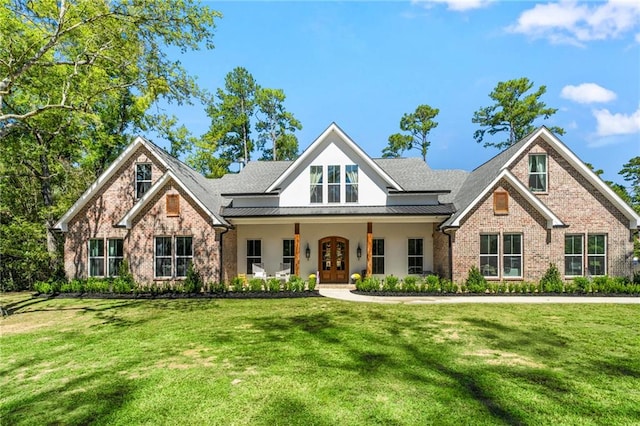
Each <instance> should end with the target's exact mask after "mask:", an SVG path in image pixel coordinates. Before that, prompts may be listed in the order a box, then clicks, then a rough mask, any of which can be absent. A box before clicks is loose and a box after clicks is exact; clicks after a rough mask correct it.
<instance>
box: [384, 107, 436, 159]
mask: <svg viewBox="0 0 640 426" xmlns="http://www.w3.org/2000/svg"><path fill="white" fill-rule="evenodd" d="M439 112H440V110H439V109H438V108H431V107H430V106H429V105H418V107H417V108H416V110H415V111H414V112H413V113H411V114H404V115H403V116H402V119H401V120H400V129H401V130H402V131H404V132H408V133H409V134H401V133H395V134H393V135H391V136H389V144H388V145H387V146H386V147H385V148H384V150H383V151H382V156H383V157H385V158H389V157H392V158H393V157H399V156H401V155H402V152H403V151H408V150H410V149H418V150H420V154H421V155H422V160H424V161H427V150H428V149H429V146H430V145H431V142H430V141H429V139H427V137H428V135H429V132H430V131H431V129H433V128H434V127H436V126H437V125H438V123H437V122H436V121H433V118H434V117H435V116H436V115H438V113H439Z"/></svg>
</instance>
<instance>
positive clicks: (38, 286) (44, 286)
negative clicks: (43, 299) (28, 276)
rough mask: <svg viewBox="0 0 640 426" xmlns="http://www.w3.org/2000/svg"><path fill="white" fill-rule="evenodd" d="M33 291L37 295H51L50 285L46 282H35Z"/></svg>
mask: <svg viewBox="0 0 640 426" xmlns="http://www.w3.org/2000/svg"><path fill="white" fill-rule="evenodd" d="M33 289H34V290H35V291H36V292H38V294H51V293H53V289H52V287H51V284H50V283H48V282H47V281H36V282H35V283H34V284H33Z"/></svg>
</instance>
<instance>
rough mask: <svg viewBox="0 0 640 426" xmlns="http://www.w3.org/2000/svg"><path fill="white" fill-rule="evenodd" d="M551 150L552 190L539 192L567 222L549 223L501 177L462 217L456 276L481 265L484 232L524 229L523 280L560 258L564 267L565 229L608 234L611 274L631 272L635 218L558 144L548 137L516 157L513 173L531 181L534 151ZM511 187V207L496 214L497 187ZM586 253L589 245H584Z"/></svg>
mask: <svg viewBox="0 0 640 426" xmlns="http://www.w3.org/2000/svg"><path fill="white" fill-rule="evenodd" d="M532 153H536V154H546V155H547V165H548V167H547V170H548V173H547V176H548V187H547V192H546V193H534V194H536V195H535V196H536V197H538V198H539V199H540V200H541V201H542V202H543V203H544V204H545V205H546V206H547V207H549V209H551V211H552V212H553V213H554V214H556V215H557V216H558V217H559V218H560V219H561V220H562V222H563V223H564V224H565V225H566V226H565V227H556V228H553V229H550V230H549V229H546V219H545V218H544V217H543V216H542V215H541V214H540V213H539V212H538V211H537V210H536V209H535V208H534V207H533V206H532V205H531V204H530V203H529V202H528V201H527V200H526V199H524V198H523V197H522V196H520V195H519V194H518V192H517V191H516V190H515V189H514V188H512V187H511V186H510V185H509V184H508V183H507V182H505V181H502V182H499V183H498V185H497V186H496V187H495V188H492V189H491V190H490V191H489V192H488V193H487V195H486V196H485V197H484V199H483V200H481V201H480V202H479V203H478V204H477V205H476V206H475V208H474V209H473V210H472V211H471V212H470V213H469V214H468V215H467V217H466V218H465V219H464V220H463V221H462V222H461V226H460V228H459V229H458V230H456V231H455V237H454V239H453V241H454V242H453V247H452V255H453V280H455V281H462V280H464V279H465V278H466V277H467V274H468V271H469V268H471V266H473V265H475V266H479V258H480V234H482V233H498V234H500V235H503V234H504V233H521V234H522V235H523V278H522V279H523V280H527V281H536V280H539V279H540V278H541V276H542V275H543V274H544V272H545V271H546V270H547V269H548V267H549V264H550V263H554V264H555V265H556V266H557V267H558V269H559V270H560V273H561V274H563V272H564V252H565V251H564V250H565V247H564V245H565V235H567V234H580V235H583V239H584V241H585V242H586V239H587V235H588V234H604V235H606V238H607V256H606V264H607V267H606V274H608V275H621V276H622V275H629V274H630V260H629V259H628V257H629V254H630V253H631V252H632V250H633V242H632V233H631V231H630V230H629V220H628V219H627V218H626V217H625V216H624V215H623V214H622V213H621V212H620V211H619V210H618V209H617V208H616V207H615V206H614V205H613V204H612V203H611V202H610V201H609V200H608V199H607V198H606V197H605V196H604V195H603V194H602V192H601V191H600V190H599V189H596V188H595V187H594V186H593V185H592V184H591V183H589V181H587V180H586V179H585V178H584V177H583V176H582V175H581V174H580V173H578V172H577V170H576V169H575V168H574V167H573V166H572V165H571V164H569V163H568V162H567V161H566V160H565V159H564V158H563V157H562V156H561V155H560V154H559V153H557V152H556V151H555V150H553V149H552V148H551V147H550V146H549V145H548V144H547V143H546V142H545V141H544V140H543V139H542V138H540V139H539V140H538V141H536V143H533V144H531V145H530V149H529V150H527V151H526V152H524V153H522V154H521V155H520V157H519V158H516V159H515V161H514V162H513V163H512V166H511V167H510V171H511V172H512V173H513V175H514V176H515V177H516V178H517V179H518V180H520V181H521V182H522V183H523V184H525V186H528V178H529V155H530V154H532ZM497 189H504V190H506V191H507V192H508V193H509V213H508V214H507V215H498V214H494V211H493V197H492V196H493V192H494V190H497ZM584 253H585V255H586V248H585V250H584Z"/></svg>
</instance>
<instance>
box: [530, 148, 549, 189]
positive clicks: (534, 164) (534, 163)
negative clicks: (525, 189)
mask: <svg viewBox="0 0 640 426" xmlns="http://www.w3.org/2000/svg"><path fill="white" fill-rule="evenodd" d="M529 189H530V190H531V191H533V192H547V156H546V155H545V154H532V155H530V156H529Z"/></svg>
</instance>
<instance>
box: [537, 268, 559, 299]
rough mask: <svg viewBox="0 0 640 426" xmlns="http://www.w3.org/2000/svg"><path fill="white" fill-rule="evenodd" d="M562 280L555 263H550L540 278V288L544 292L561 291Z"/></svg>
mask: <svg viewBox="0 0 640 426" xmlns="http://www.w3.org/2000/svg"><path fill="white" fill-rule="evenodd" d="M563 284H564V281H562V277H561V276H560V271H558V267H557V266H556V265H555V263H550V264H549V268H547V271H546V272H545V273H544V275H543V276H542V278H541V279H540V288H541V290H542V291H543V292H544V293H562V290H563V287H564V286H563Z"/></svg>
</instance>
